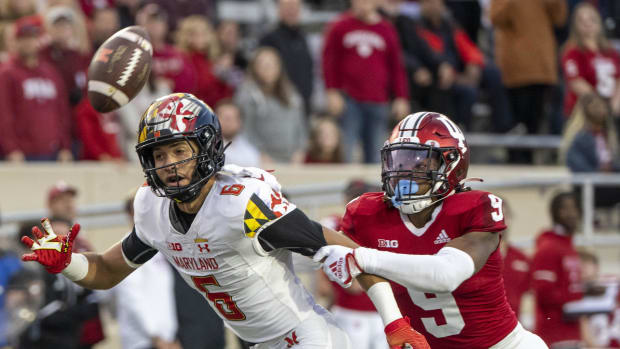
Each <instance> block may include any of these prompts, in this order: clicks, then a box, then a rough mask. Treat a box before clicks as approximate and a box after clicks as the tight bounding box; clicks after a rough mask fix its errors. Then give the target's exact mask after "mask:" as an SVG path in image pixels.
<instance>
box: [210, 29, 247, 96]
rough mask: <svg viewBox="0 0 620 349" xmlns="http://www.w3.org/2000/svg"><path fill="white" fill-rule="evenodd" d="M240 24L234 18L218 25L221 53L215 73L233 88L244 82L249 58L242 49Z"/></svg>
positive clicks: (216, 63)
mask: <svg viewBox="0 0 620 349" xmlns="http://www.w3.org/2000/svg"><path fill="white" fill-rule="evenodd" d="M239 35H240V33H239V24H237V22H235V21H232V20H223V21H221V22H220V23H219V24H218V26H217V38H218V41H219V43H220V49H221V51H222V52H221V54H220V56H219V57H218V59H217V62H215V69H216V70H215V73H216V75H217V76H219V77H220V78H222V79H223V80H224V81H226V83H227V84H228V85H230V86H232V87H233V88H237V87H238V86H239V85H241V83H242V82H243V77H244V72H245V70H246V69H247V67H248V60H247V58H246V56H245V54H244V52H243V50H242V49H241V47H240V46H241V45H240V40H239Z"/></svg>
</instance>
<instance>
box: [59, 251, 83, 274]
mask: <svg viewBox="0 0 620 349" xmlns="http://www.w3.org/2000/svg"><path fill="white" fill-rule="evenodd" d="M86 274H88V259H87V258H86V256H85V255H83V254H81V253H72V254H71V262H69V265H67V267H66V268H65V269H63V271H62V275H64V276H65V277H66V278H67V279H69V280H71V281H80V280H82V279H83V278H85V277H86Z"/></svg>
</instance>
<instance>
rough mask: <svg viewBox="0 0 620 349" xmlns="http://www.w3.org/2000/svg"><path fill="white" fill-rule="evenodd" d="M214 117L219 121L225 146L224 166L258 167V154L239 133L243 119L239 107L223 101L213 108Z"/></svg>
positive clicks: (228, 101)
mask: <svg viewBox="0 0 620 349" xmlns="http://www.w3.org/2000/svg"><path fill="white" fill-rule="evenodd" d="M215 115H217V117H218V119H219V121H220V126H221V127H222V137H223V138H224V144H226V150H225V155H226V159H225V161H226V164H235V165H239V166H248V167H260V152H259V151H258V149H256V147H255V146H253V145H252V144H251V143H250V142H249V141H248V139H247V138H246V136H245V135H243V134H242V133H241V131H242V130H243V118H242V117H241V109H239V106H237V105H236V104H235V103H233V102H232V101H231V100H223V101H221V102H220V103H218V104H217V106H216V107H215Z"/></svg>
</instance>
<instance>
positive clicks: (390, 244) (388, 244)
mask: <svg viewBox="0 0 620 349" xmlns="http://www.w3.org/2000/svg"><path fill="white" fill-rule="evenodd" d="M379 247H383V248H397V247H398V240H385V239H379Z"/></svg>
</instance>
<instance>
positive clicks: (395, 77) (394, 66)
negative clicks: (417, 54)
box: [387, 24, 409, 99]
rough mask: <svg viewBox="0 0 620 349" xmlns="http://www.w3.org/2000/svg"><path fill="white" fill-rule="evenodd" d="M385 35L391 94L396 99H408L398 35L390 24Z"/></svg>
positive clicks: (405, 75) (405, 74)
mask: <svg viewBox="0 0 620 349" xmlns="http://www.w3.org/2000/svg"><path fill="white" fill-rule="evenodd" d="M387 35H388V42H389V45H390V51H389V52H390V55H389V60H390V62H389V64H390V67H391V69H390V74H391V77H390V78H391V79H390V80H391V83H392V92H393V93H394V96H396V97H400V98H405V99H409V86H408V84H407V73H406V72H405V65H404V63H403V51H402V48H401V47H400V41H399V40H398V34H397V33H396V30H395V29H394V28H393V27H392V25H391V24H390V26H389V30H388V34H387Z"/></svg>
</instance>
